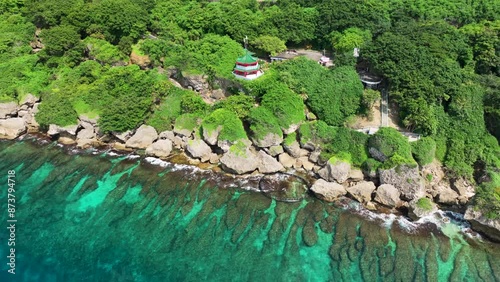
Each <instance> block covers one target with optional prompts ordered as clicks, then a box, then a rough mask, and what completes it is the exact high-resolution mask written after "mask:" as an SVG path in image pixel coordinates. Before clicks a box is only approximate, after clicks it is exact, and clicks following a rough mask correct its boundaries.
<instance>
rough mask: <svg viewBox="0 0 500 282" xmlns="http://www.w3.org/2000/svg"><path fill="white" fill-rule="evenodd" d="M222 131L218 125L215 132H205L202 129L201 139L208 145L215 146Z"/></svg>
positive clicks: (205, 130)
mask: <svg viewBox="0 0 500 282" xmlns="http://www.w3.org/2000/svg"><path fill="white" fill-rule="evenodd" d="M221 130H222V126H221V125H219V126H217V128H216V129H215V130H211V131H210V130H207V129H206V128H203V139H204V140H205V142H207V143H208V144H210V145H217V141H218V138H219V133H220V132H221Z"/></svg>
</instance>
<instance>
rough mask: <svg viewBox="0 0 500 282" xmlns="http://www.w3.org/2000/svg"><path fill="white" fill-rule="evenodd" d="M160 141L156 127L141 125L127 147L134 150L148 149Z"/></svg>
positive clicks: (127, 143)
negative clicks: (157, 140)
mask: <svg viewBox="0 0 500 282" xmlns="http://www.w3.org/2000/svg"><path fill="white" fill-rule="evenodd" d="M156 139H158V133H157V132H156V129H154V127H152V126H149V125H145V124H143V125H141V126H140V127H139V128H138V129H137V131H136V132H135V133H134V135H133V136H132V137H130V139H128V140H127V142H126V143H125V145H126V146H127V147H129V148H134V149H146V148H147V147H148V146H149V145H151V144H153V142H154V141H156Z"/></svg>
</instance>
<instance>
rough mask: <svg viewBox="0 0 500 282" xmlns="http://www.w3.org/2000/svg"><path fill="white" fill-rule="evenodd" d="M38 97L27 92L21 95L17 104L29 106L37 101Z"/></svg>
mask: <svg viewBox="0 0 500 282" xmlns="http://www.w3.org/2000/svg"><path fill="white" fill-rule="evenodd" d="M39 101H40V98H38V97H36V96H35V95H33V94H31V93H28V94H27V95H25V96H24V97H23V99H22V100H21V102H20V103H19V105H26V106H29V107H32V106H33V105H34V104H35V103H36V102H39Z"/></svg>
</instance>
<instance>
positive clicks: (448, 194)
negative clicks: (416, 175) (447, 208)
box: [435, 185, 459, 205]
mask: <svg viewBox="0 0 500 282" xmlns="http://www.w3.org/2000/svg"><path fill="white" fill-rule="evenodd" d="M435 188H436V192H437V195H436V197H435V200H436V202H437V203H439V204H445V205H455V204H457V203H458V197H459V195H458V193H457V192H455V191H453V189H451V188H450V187H448V186H445V185H437V186H436V187H435Z"/></svg>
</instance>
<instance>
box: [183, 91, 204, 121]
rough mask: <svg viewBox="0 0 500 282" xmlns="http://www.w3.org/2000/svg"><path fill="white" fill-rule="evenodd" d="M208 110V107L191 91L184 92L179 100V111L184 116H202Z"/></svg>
mask: <svg viewBox="0 0 500 282" xmlns="http://www.w3.org/2000/svg"><path fill="white" fill-rule="evenodd" d="M207 110H208V105H207V103H205V101H203V99H202V98H201V97H200V95H198V94H197V93H195V92H193V91H184V94H183V96H182V98H181V111H182V113H184V114H194V113H197V114H200V115H203V114H205V113H206V111H207Z"/></svg>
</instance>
